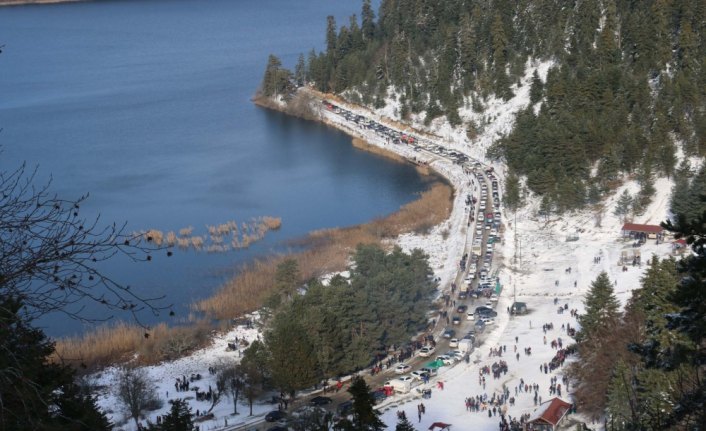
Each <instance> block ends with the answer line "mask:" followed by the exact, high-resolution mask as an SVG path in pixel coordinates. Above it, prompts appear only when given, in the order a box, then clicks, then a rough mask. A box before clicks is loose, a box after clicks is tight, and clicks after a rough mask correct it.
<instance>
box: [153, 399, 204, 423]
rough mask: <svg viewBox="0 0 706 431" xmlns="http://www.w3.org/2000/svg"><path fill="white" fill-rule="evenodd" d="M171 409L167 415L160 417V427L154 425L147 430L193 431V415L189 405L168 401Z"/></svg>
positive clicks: (183, 402)
mask: <svg viewBox="0 0 706 431" xmlns="http://www.w3.org/2000/svg"><path fill="white" fill-rule="evenodd" d="M170 403H171V405H172V407H171V408H170V409H169V413H167V414H166V415H165V416H163V417H162V424H161V425H154V426H152V427H150V428H148V429H149V430H150V431H152V430H154V431H193V430H194V428H195V427H194V421H193V417H194V415H193V413H191V407H189V404H188V403H187V402H186V401H185V400H182V399H181V398H177V399H175V400H171V401H170Z"/></svg>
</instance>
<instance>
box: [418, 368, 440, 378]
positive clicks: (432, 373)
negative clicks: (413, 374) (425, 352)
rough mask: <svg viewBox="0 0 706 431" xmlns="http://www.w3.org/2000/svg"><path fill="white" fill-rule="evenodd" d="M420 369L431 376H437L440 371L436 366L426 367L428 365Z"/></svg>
mask: <svg viewBox="0 0 706 431" xmlns="http://www.w3.org/2000/svg"><path fill="white" fill-rule="evenodd" d="M419 371H421V372H423V373H426V374H427V375H428V376H430V377H431V376H435V375H436V374H437V373H438V371H437V370H436V369H435V368H426V367H424V368H420V369H419Z"/></svg>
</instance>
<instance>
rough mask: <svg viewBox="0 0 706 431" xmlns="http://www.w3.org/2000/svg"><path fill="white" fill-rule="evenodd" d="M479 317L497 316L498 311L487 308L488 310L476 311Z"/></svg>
mask: <svg viewBox="0 0 706 431" xmlns="http://www.w3.org/2000/svg"><path fill="white" fill-rule="evenodd" d="M476 314H477V315H478V316H479V317H497V316H498V312H497V311H494V310H489V311H482V312H480V313H476Z"/></svg>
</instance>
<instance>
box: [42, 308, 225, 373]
mask: <svg viewBox="0 0 706 431" xmlns="http://www.w3.org/2000/svg"><path fill="white" fill-rule="evenodd" d="M211 331H212V328H211V326H210V325H209V324H208V323H206V322H205V321H199V322H192V323H191V324H189V325H185V326H173V327H170V326H168V325H167V324H166V323H160V324H159V325H157V326H155V327H153V328H150V329H149V330H146V329H145V328H143V327H141V326H138V325H134V324H127V323H122V322H121V323H118V324H116V325H113V326H103V327H99V328H97V329H95V330H93V331H91V332H88V333H86V334H83V335H81V336H79V337H71V338H64V339H61V340H59V341H57V343H56V352H55V354H54V358H53V359H54V360H56V361H61V362H63V363H65V364H68V365H72V366H74V367H75V368H77V369H80V370H84V371H87V372H90V371H94V370H97V369H99V368H101V367H105V366H108V365H111V364H116V363H122V362H128V361H132V360H134V359H137V361H138V362H139V363H140V364H143V365H147V364H156V363H159V362H161V361H164V360H170V359H176V358H179V357H181V356H183V355H185V354H186V353H189V352H191V351H193V350H195V349H197V348H200V347H203V346H204V345H205V344H206V343H207V342H209V339H210V337H208V335H209V334H210V333H211ZM135 354H137V356H136V357H135Z"/></svg>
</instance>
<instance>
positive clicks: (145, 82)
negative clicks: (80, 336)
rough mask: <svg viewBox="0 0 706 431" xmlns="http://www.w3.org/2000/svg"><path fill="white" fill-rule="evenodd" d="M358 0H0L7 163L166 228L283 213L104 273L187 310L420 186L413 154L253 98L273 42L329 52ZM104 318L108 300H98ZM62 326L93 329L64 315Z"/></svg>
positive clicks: (108, 215)
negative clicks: (275, 226)
mask: <svg viewBox="0 0 706 431" xmlns="http://www.w3.org/2000/svg"><path fill="white" fill-rule="evenodd" d="M359 8H360V2H358V1H348V0H306V1H297V2H293V1H291V0H257V1H253V0H200V1H199V0H152V1H150V0H132V1H130V0H128V1H100V2H90V3H72V4H61V5H48V6H22V7H12V8H1V9H0V44H4V45H5V48H4V52H3V54H2V55H0V127H2V128H3V129H4V130H3V131H2V133H0V146H2V153H1V154H0V168H2V169H11V168H14V167H17V166H18V165H19V164H20V163H21V162H22V161H27V162H28V163H29V164H30V165H35V164H36V165H39V168H40V176H41V177H42V178H48V177H49V175H51V176H52V177H53V187H52V189H53V190H54V191H56V192H57V193H58V194H59V195H60V196H62V197H65V198H76V197H78V196H80V195H82V194H84V193H88V192H90V199H89V200H88V203H87V205H85V206H84V208H83V211H84V214H85V215H88V216H91V215H96V214H100V215H101V218H102V220H104V221H106V222H108V221H126V222H127V223H128V230H140V229H148V228H157V229H160V230H163V231H167V230H176V229H179V228H182V227H186V226H194V227H195V228H196V229H195V230H196V232H197V233H199V232H203V231H204V228H203V226H204V225H206V224H219V223H223V222H226V221H228V220H238V221H244V220H247V219H248V218H250V217H254V216H262V215H272V216H278V217H281V218H282V221H283V226H282V229H281V230H280V231H278V232H271V233H269V234H268V236H267V238H266V239H265V240H264V241H262V242H260V243H258V244H256V245H255V246H253V247H251V248H250V249H248V250H246V251H236V252H229V253H225V254H218V255H215V254H205V253H195V252H178V253H176V255H175V256H174V257H172V258H169V259H166V257H164V258H159V257H158V258H157V259H156V260H155V261H154V262H151V263H149V264H130V265H128V264H126V263H124V262H114V263H112V264H111V265H110V266H109V267H108V268H107V270H108V271H109V272H110V273H111V274H112V275H114V276H115V277H117V278H119V279H120V280H122V281H124V282H126V283H129V284H131V285H132V286H135V288H136V289H140V291H141V292H145V293H149V294H155V295H159V294H166V295H168V297H169V299H168V301H169V302H172V303H175V304H176V305H177V307H176V311H177V312H178V314H179V315H182V316H183V315H185V314H186V312H187V310H186V307H185V305H184V304H188V303H190V302H192V301H194V300H197V299H199V298H203V297H205V296H208V295H209V294H210V293H212V292H213V291H214V290H215V289H216V288H217V287H218V285H219V284H221V283H222V282H223V281H224V280H226V279H227V278H228V277H230V276H232V275H233V273H234V268H237V266H238V265H239V264H241V263H243V262H246V261H248V260H250V259H252V258H253V257H255V256H261V255H264V254H267V253H270V252H273V251H279V250H282V249H283V248H284V247H285V246H284V245H283V244H284V243H285V241H286V240H288V239H293V238H296V237H300V236H302V235H304V234H305V233H307V232H309V231H311V230H314V229H320V228H325V227H334V226H346V225H352V224H356V223H361V222H365V221H368V220H370V219H372V218H374V217H377V216H381V215H384V214H388V213H390V212H393V211H395V210H397V209H398V208H399V207H400V206H401V205H403V204H405V203H407V202H409V201H411V200H413V199H414V198H415V197H416V196H417V193H418V192H419V191H421V190H423V189H425V187H426V184H425V180H424V179H422V178H420V177H419V176H418V175H417V173H416V172H415V170H414V169H413V168H412V167H410V166H407V165H401V164H397V163H394V162H390V161H388V160H385V159H383V158H380V157H377V156H375V155H371V154H368V153H365V152H361V151H358V150H355V149H354V148H353V147H352V146H351V145H350V139H349V138H348V137H347V136H345V135H344V134H342V133H339V132H337V131H335V130H332V129H330V128H326V127H325V126H322V125H319V124H315V123H311V122H306V121H302V120H298V119H293V118H289V117H286V116H284V115H281V114H279V113H275V112H269V111H265V110H262V109H259V108H257V107H255V106H254V105H252V104H251V103H250V101H249V99H250V97H251V96H252V94H253V92H254V90H255V88H256V87H257V85H258V83H259V81H260V78H261V76H262V72H263V70H264V66H265V63H266V61H267V55H268V54H269V53H275V54H276V55H278V56H280V57H281V58H282V60H283V62H284V64H285V65H289V66H292V65H293V64H294V62H295V61H296V58H297V56H298V54H299V53H300V52H305V53H306V52H308V51H309V50H310V49H311V48H316V49H317V50H318V49H321V48H322V47H323V41H324V30H325V22H326V15H329V14H333V15H335V17H336V19H337V22H338V23H347V21H348V16H350V15H351V14H353V13H359ZM90 311H92V312H94V313H98V315H102V314H103V311H102V310H90ZM45 325H46V326H47V330H48V332H49V333H50V334H52V335H65V334H71V333H76V332H79V331H82V330H83V329H85V328H84V327H83V326H82V325H81V324H79V323H77V322H72V321H67V319H65V318H64V317H62V316H58V317H52V318H49V319H46V320H45Z"/></svg>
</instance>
